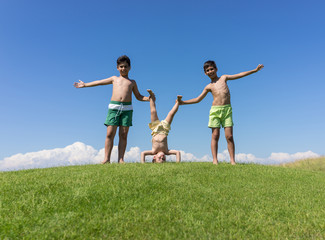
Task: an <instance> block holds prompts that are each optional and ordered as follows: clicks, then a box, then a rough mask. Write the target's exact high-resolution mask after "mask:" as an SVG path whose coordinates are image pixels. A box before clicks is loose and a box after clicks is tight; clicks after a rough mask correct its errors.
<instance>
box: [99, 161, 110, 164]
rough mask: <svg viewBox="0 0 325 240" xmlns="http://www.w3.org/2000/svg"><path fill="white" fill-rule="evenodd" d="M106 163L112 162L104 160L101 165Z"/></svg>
mask: <svg viewBox="0 0 325 240" xmlns="http://www.w3.org/2000/svg"><path fill="white" fill-rule="evenodd" d="M105 163H110V161H109V160H104V161H102V162H101V163H100V164H105Z"/></svg>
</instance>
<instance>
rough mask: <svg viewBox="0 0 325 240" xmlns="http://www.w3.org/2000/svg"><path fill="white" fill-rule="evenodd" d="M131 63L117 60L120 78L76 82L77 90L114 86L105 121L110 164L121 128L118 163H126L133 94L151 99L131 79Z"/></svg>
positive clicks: (124, 59)
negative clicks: (115, 138) (125, 154)
mask: <svg viewBox="0 0 325 240" xmlns="http://www.w3.org/2000/svg"><path fill="white" fill-rule="evenodd" d="M130 69H131V61H130V59H129V58H128V57H127V56H125V55H124V56H121V57H119V58H118V59H117V70H118V71H119V72H120V76H118V77H117V76H112V77H109V78H106V79H103V80H97V81H93V82H89V83H84V82H83V81H81V80H79V82H78V83H77V82H75V83H74V86H75V87H76V88H84V87H94V86H99V85H108V84H112V85H113V92H112V97H111V102H110V104H109V105H108V114H107V118H106V121H105V123H104V124H105V125H106V126H107V135H106V140H105V158H104V161H103V162H102V163H103V164H104V163H110V159H111V152H112V149H113V143H114V137H115V134H116V130H117V128H118V127H119V144H118V162H119V163H124V153H125V149H126V144H127V135H128V132H129V127H130V126H132V113H133V108H132V92H133V94H134V96H135V97H136V99H137V100H139V101H149V97H144V96H142V95H141V94H140V93H139V90H138V86H137V83H136V82H135V81H134V80H132V79H130V78H129V75H128V74H129V71H130Z"/></svg>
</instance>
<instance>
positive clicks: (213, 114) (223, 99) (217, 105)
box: [179, 61, 264, 165]
mask: <svg viewBox="0 0 325 240" xmlns="http://www.w3.org/2000/svg"><path fill="white" fill-rule="evenodd" d="M263 67H264V66H263V65H262V64H260V65H258V66H257V68H255V69H253V70H251V71H247V72H241V73H238V74H235V75H222V76H221V77H218V76H217V71H218V68H217V65H216V63H215V62H214V61H207V62H205V63H204V65H203V69H204V73H205V75H207V76H208V77H209V78H210V79H211V83H209V84H208V85H207V86H206V87H205V88H204V89H203V91H202V93H201V94H200V95H199V96H198V97H196V98H193V99H190V100H187V101H180V103H179V104H180V105H184V104H193V103H198V102H201V101H202V99H203V98H205V96H206V95H207V94H208V93H209V92H211V93H212V96H213V102H212V107H211V109H210V115H209V124H208V126H209V128H211V129H212V137H211V152H212V157H213V164H218V141H219V136H220V127H221V126H222V127H223V128H224V129H225V136H226V140H227V145H228V152H229V156H230V163H231V164H232V165H235V164H236V162H235V143H234V138H233V125H234V124H233V120H232V107H231V104H230V92H229V88H228V85H227V81H228V80H235V79H238V78H242V77H245V76H248V75H250V74H252V73H256V72H258V71H259V70H261V69H262V68H263Z"/></svg>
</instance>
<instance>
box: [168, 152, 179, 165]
mask: <svg viewBox="0 0 325 240" xmlns="http://www.w3.org/2000/svg"><path fill="white" fill-rule="evenodd" d="M167 155H176V162H177V163H179V162H180V161H181V152H180V151H178V150H169V151H168V154H167Z"/></svg>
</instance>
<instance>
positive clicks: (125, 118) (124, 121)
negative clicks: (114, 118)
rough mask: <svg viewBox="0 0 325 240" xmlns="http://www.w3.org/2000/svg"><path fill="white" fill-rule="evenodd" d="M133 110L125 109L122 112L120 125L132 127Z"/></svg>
mask: <svg viewBox="0 0 325 240" xmlns="http://www.w3.org/2000/svg"><path fill="white" fill-rule="evenodd" d="M132 116H133V111H125V112H122V113H121V116H120V121H119V126H121V127H130V126H132Z"/></svg>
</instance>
